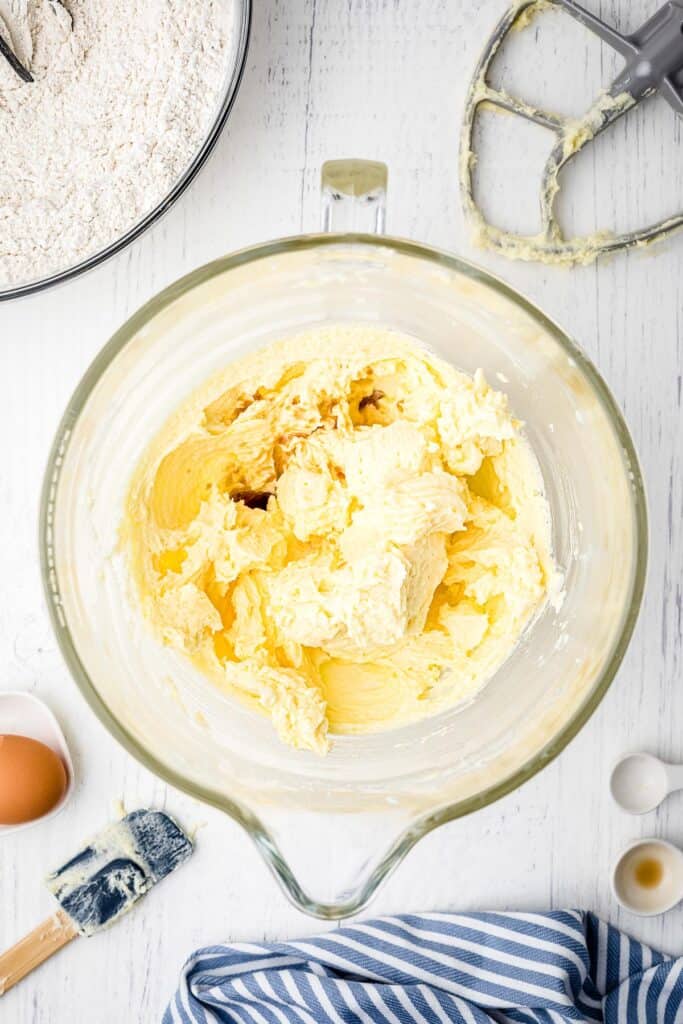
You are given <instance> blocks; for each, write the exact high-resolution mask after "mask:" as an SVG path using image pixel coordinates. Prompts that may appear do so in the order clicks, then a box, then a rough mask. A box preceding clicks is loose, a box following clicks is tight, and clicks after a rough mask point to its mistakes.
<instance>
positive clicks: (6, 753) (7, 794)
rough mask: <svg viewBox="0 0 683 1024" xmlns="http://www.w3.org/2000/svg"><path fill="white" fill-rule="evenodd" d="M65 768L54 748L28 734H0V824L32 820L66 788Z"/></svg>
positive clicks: (60, 796)
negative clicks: (31, 737) (30, 737)
mask: <svg viewBox="0 0 683 1024" xmlns="http://www.w3.org/2000/svg"><path fill="white" fill-rule="evenodd" d="M66 782H67V779H66V769H65V768H64V765H63V764H62V762H61V760H60V758H59V757H58V756H57V754H55V752H54V750H50V748H49V747H46V746H45V744H44V743H40V742H39V741H38V740H32V739H29V737H28V736H15V735H12V734H10V735H5V736H0V825H21V824H23V823H24V822H26V821H35V819H36V818H42V816H43V815H44V814H47V813H48V811H51V810H52V808H53V807H55V806H56V805H57V804H58V803H59V801H60V800H61V798H62V796H63V795H64V791H65V789H66Z"/></svg>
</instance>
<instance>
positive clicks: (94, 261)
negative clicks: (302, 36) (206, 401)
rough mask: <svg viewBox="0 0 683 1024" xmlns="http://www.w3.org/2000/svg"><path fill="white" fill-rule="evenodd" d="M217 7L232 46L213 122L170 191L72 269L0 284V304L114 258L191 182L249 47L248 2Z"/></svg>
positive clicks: (228, 105)
mask: <svg viewBox="0 0 683 1024" xmlns="http://www.w3.org/2000/svg"><path fill="white" fill-rule="evenodd" d="M221 6H222V8H223V13H224V16H225V25H226V28H230V30H231V34H232V38H233V45H232V46H231V47H230V49H229V50H228V53H227V57H226V67H225V83H224V86H223V90H222V92H221V95H220V97H219V100H218V107H217V110H216V113H215V116H214V118H213V122H212V124H211V125H210V127H209V130H208V132H207V135H206V138H205V139H204V141H203V142H202V144H201V146H200V148H199V150H198V151H197V153H195V155H194V156H193V158H192V160H191V161H190V163H189V164H188V166H187V167H186V168H185V170H184V171H183V173H182V174H181V175H180V177H179V178H178V180H177V181H176V183H175V184H174V186H173V188H172V189H171V190H170V192H168V193H167V195H165V196H159V202H158V203H157V204H156V206H155V207H154V209H152V210H150V211H149V212H148V213H146V214H145V216H144V217H142V219H141V220H139V221H138V222H137V224H132V225H131V226H130V228H129V229H128V230H127V231H126V232H125V233H124V234H123V235H121V237H120V238H115V239H112V241H111V243H110V244H109V245H107V246H106V247H105V248H104V249H100V250H99V251H97V252H93V253H91V254H90V255H89V256H86V257H85V259H83V260H81V261H80V262H79V263H77V264H75V265H74V266H72V267H64V268H63V269H62V270H59V271H56V272H55V273H53V274H49V275H48V276H47V277H43V278H39V279H36V280H34V281H25V282H22V283H20V284H16V285H14V284H13V285H11V286H7V287H3V286H1V285H0V302H4V301H6V300H9V299H16V298H18V297H19V296H20V295H32V294H33V293H34V292H39V291H42V290H43V289H44V288H50V287H52V285H56V284H62V283H63V282H65V281H69V280H71V278H72V277H76V276H78V275H79V274H84V273H85V272H86V271H88V270H93V269H94V268H95V267H98V266H99V265H100V263H104V261H105V260H108V259H109V257H110V256H114V255H115V254H116V253H117V252H120V251H121V250H122V249H125V248H126V246H127V245H130V243H131V242H133V241H134V240H135V239H136V238H138V237H139V236H140V235H141V234H142V233H143V232H144V231H146V230H147V228H149V227H151V226H152V224H154V223H155V222H156V221H157V220H159V218H160V217H162V216H163V214H165V213H166V212H167V211H168V210H170V208H171V207H172V206H173V204H174V203H175V201H176V199H179V198H180V196H181V195H182V194H183V192H184V191H185V189H186V188H187V187H188V186H189V184H190V183H191V182H192V181H193V180H194V178H195V177H196V175H197V174H198V173H199V171H200V170H201V168H202V167H203V166H204V164H205V163H206V160H207V159H208V157H209V154H210V153H211V151H212V149H213V147H214V146H215V145H216V142H217V141H218V137H219V135H220V134H221V132H222V131H223V128H224V126H225V123H226V121H227V119H228V116H229V114H230V111H231V110H232V107H233V104H234V102H235V99H236V97H237V91H238V89H239V86H240V82H241V81H242V73H243V71H244V64H245V61H246V58H247V49H248V46H249V35H250V31H251V0H230V2H229V3H227V2H225V0H222V2H221Z"/></svg>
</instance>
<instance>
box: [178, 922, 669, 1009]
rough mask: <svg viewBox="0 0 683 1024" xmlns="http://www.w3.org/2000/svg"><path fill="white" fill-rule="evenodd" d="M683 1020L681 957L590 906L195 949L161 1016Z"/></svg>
mask: <svg viewBox="0 0 683 1024" xmlns="http://www.w3.org/2000/svg"><path fill="white" fill-rule="evenodd" d="M228 1021H230V1022H233V1021H234V1022H236V1024H290V1022H291V1024H328V1022H333V1024H385V1022H386V1024H416V1022H417V1024H446V1022H451V1021H454V1022H457V1024H489V1022H495V1024H508V1022H510V1024H512V1022H515V1024H527V1022H528V1024H531V1022H534V1024H535V1022H543V1024H562V1022H564V1021H606V1022H609V1024H658V1022H660V1024H683V958H681V959H673V958H672V957H669V956H665V955H663V954H662V953H657V952H655V951H654V950H652V949H649V948H648V947H647V946H645V945H643V943H642V942H636V941H635V940H634V939H630V938H629V937H628V936H627V935H624V934H623V933H622V932H620V931H618V930H617V929H616V928H613V927H611V926H610V925H608V924H605V922H604V921H600V920H598V918H596V917H595V916H594V915H593V914H589V913H585V912H582V911H578V910H558V911H553V912H551V913H547V914H503V913H486V914H404V915H402V916H400V917H380V918H376V919H375V920H371V921H364V922H360V923H358V924H352V925H349V926H347V927H344V928H339V929H335V930H333V931H330V932H328V933H327V934H325V935H320V936H318V937H317V938H314V939H305V940H301V941H297V942H270V943H252V942H236V943H232V944H230V945H225V946H207V947H206V948H205V949H200V950H198V951H197V952H196V953H195V954H194V956H192V957H191V958H190V959H189V960H188V961H187V963H186V964H185V967H184V969H183V975H182V979H181V983H180V987H179V989H178V991H177V993H176V995H175V996H174V998H173V999H172V1000H171V1003H170V1004H169V1006H168V1009H167V1010H166V1013H165V1014H164V1018H163V1024H224V1022H228Z"/></svg>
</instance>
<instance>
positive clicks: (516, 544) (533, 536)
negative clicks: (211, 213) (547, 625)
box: [122, 325, 556, 753]
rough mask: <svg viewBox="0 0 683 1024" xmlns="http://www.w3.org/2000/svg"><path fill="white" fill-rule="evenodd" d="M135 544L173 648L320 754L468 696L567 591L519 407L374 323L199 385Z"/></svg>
mask: <svg viewBox="0 0 683 1024" xmlns="http://www.w3.org/2000/svg"><path fill="white" fill-rule="evenodd" d="M122 540H123V544H124V547H125V549H126V551H127V553H128V556H129V565H130V569H131V572H132V576H133V579H134V581H135V584H136V588H135V589H136V591H137V594H138V595H139V600H140V603H141V607H142V610H143V611H144V614H145V616H146V617H147V619H148V620H149V621H150V623H151V625H152V627H153V628H154V629H155V631H156V633H157V635H158V636H159V637H160V638H161V639H162V640H163V642H164V643H166V644H169V645H170V646H172V647H173V648H175V649H177V650H179V651H182V652H184V653H185V654H186V655H187V656H188V657H189V658H191V659H192V661H193V662H194V663H195V665H196V666H197V667H198V668H199V669H200V670H201V671H202V672H203V673H205V674H206V675H207V676H208V677H210V679H211V680H212V681H213V682H214V683H215V684H216V685H218V686H219V687H220V688H221V689H223V690H224V691H225V692H226V693H227V694H230V695H233V696H239V697H240V698H241V699H243V700H245V701H247V702H248V703H249V705H250V706H252V707H253V708H257V709H259V710H261V711H263V712H265V713H266V714H268V715H269V716H270V717H271V719H272V722H273V725H274V727H275V729H276V730H277V733H278V735H279V737H280V739H281V740H282V741H283V742H284V743H287V744H289V745H291V746H293V747H296V748H299V749H306V750H314V751H317V752H319V753H325V752H326V751H327V750H328V748H329V745H330V738H329V737H330V734H334V733H337V734H354V733H355V734H358V733H370V732H375V731H379V730H383V729H388V728H394V727H397V726H400V725H405V724H407V723H410V722H414V721H417V720H419V719H422V718H425V717H427V716H429V715H433V714H436V713H438V712H440V711H442V710H444V709H446V708H449V707H451V706H453V705H455V704H457V703H459V702H460V701H463V700H465V699H467V698H469V697H471V696H472V695H473V694H474V693H476V692H477V691H478V690H479V689H480V687H481V686H483V685H484V683H485V682H486V681H487V680H488V679H489V678H490V676H491V675H492V674H493V673H494V672H495V670H496V669H497V668H498V667H499V665H500V664H501V663H502V662H503V661H504V660H505V658H506V657H507V656H508V655H509V654H510V652H511V650H512V649H513V647H514V646H515V644H516V643H517V641H518V639H519V637H520V634H521V633H522V631H523V629H524V627H525V626H526V624H527V623H528V622H529V620H530V619H531V618H532V616H533V615H534V614H535V613H536V612H537V611H538V609H539V608H540V607H541V606H542V605H543V603H544V601H545V599H546V597H547V595H548V592H549V590H550V589H551V587H552V586H553V580H554V579H555V577H556V571H555V567H554V565H553V560H552V557H551V552H550V516H549V510H548V504H547V501H546V498H545V495H544V491H543V484H542V478H541V474H540V470H539V468H538V465H537V463H536V460H535V458H534V456H533V453H532V452H531V449H530V448H529V446H528V444H527V442H526V441H525V440H524V439H523V437H522V436H521V434H520V432H519V424H518V423H517V422H516V421H515V419H514V418H513V416H512V414H511V413H510V411H509V409H508V403H507V399H506V397H505V395H504V394H502V393H501V392H498V391H494V390H492V389H491V388H489V386H488V384H487V383H486V381H485V379H484V377H483V374H482V373H481V372H480V371H478V372H477V374H476V375H475V376H474V378H471V377H469V376H467V375H466V374H463V373H460V372H458V371H457V370H456V369H454V367H452V366H451V365H450V364H448V363H446V362H444V361H442V360H441V359H438V358H436V357H434V356H432V355H430V354H429V353H427V352H426V351H425V350H424V349H423V348H421V347H420V346H419V345H417V344H416V343H415V342H414V341H413V340H412V339H410V338H408V337H407V336H402V335H399V334H397V333H395V332H392V331H389V330H385V329H381V328H372V327H368V326H362V325H340V326H337V327H328V328H324V329H323V328H321V329H318V330H313V331H310V332H308V333H305V334H301V335H298V336H295V337H292V338H287V339H285V340H283V341H280V342H278V343H276V344H274V345H270V346H268V347H267V348H266V349H264V350H262V351H261V352H259V353H256V354H254V355H251V356H248V357H246V358H244V359H241V360H239V361H237V362H234V363H232V364H231V365H229V366H228V367H227V368H226V369H225V370H224V371H222V372H220V373H218V374H216V375H215V376H214V377H212V378H211V379H210V380H209V381H208V382H207V383H206V384H204V385H203V386H202V387H201V388H200V389H199V391H198V392H196V393H195V394H194V395H192V396H191V397H190V398H189V399H188V400H187V402H185V403H184V405H182V406H181V408H180V409H179V410H177V412H176V413H175V414H174V415H173V416H172V417H171V418H170V419H169V421H168V422H167V423H166V425H165V426H164V427H163V428H162V430H161V431H160V433H159V435H158V436H157V437H156V438H155V439H154V441H153V442H152V444H151V445H150V447H149V448H148V450H147V451H146V453H145V454H144V456H143V458H142V460H141V462H140V463H139V465H138V467H137V470H136V472H135V474H134V477H133V480H132V482H131V486H130V490H129V494H128V499H127V505H126V511H125V518H124V522H123V526H122ZM511 697H512V695H511Z"/></svg>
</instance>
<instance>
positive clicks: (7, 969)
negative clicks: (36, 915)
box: [0, 910, 78, 996]
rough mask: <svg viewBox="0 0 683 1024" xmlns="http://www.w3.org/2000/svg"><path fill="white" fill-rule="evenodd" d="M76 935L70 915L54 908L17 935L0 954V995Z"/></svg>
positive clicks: (76, 931)
mask: <svg viewBox="0 0 683 1024" xmlns="http://www.w3.org/2000/svg"><path fill="white" fill-rule="evenodd" d="M77 935H78V930H77V928H76V926H75V924H74V923H73V921H72V920H71V918H69V917H67V915H66V914H65V913H64V912H63V911H62V910H58V911H56V913H54V914H53V915H52V917H48V919H47V921H43V923H42V924H39V925H38V927H37V928H34V929H33V931H32V932H29V934H28V935H26V936H25V937H24V938H23V939H20V940H19V942H17V944H16V945H15V946H12V948H11V949H8V950H7V952H6V953H3V954H2V956H0V996H4V994H5V992H9V990H10V989H11V988H12V987H13V986H14V985H16V983H17V982H18V981H21V979H22V978H25V977H26V975H27V974H30V973H31V971H32V970H34V969H35V968H36V967H39V966H40V964H42V963H44V961H45V960H47V959H48V957H51V956H52V954H53V953H56V952H57V950H58V949H61V948H62V946H66V944H67V942H71V940H72V939H74V938H75V937H76V936H77Z"/></svg>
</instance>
